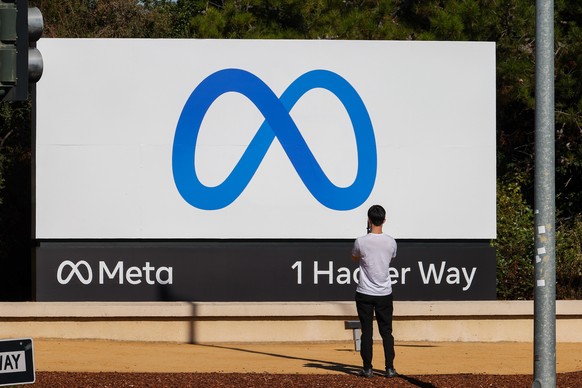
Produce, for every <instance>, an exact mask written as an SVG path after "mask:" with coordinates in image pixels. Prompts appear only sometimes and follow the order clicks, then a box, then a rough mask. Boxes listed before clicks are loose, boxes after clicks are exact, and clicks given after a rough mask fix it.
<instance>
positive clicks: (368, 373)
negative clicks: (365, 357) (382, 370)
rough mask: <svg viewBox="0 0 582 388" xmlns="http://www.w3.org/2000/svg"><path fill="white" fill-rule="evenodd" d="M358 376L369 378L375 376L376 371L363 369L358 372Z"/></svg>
mask: <svg viewBox="0 0 582 388" xmlns="http://www.w3.org/2000/svg"><path fill="white" fill-rule="evenodd" d="M358 376H360V377H367V378H370V377H374V371H373V370H372V369H362V370H361V371H360V373H358Z"/></svg>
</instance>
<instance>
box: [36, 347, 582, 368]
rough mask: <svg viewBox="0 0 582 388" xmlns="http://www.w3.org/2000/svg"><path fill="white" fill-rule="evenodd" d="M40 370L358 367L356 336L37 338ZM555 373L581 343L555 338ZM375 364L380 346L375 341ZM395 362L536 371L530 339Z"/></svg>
mask: <svg viewBox="0 0 582 388" xmlns="http://www.w3.org/2000/svg"><path fill="white" fill-rule="evenodd" d="M33 347H34V358H35V367H36V370H37V371H68V372H257V373H260V372H267V373H303V374H310V373H317V374H322V373H323V374H325V373H345V372H350V371H353V370H356V369H359V368H360V366H361V360H360V356H359V354H358V353H357V352H355V351H354V347H353V343H351V342H336V343H289V344H287V343H284V344H281V343H276V344H247V343H245V344H214V345H199V344H197V345H192V344H176V343H151V342H145V343H144V342H113V341H92V340H57V339H39V340H33ZM556 351H557V353H556V354H557V356H556V357H557V363H556V364H557V366H556V368H557V372H558V373H562V372H573V371H582V344H580V343H559V344H558V345H557V349H556ZM374 354H375V365H374V366H375V368H376V369H378V370H382V369H383V352H382V348H381V345H380V344H379V343H377V344H375V345H374ZM395 366H396V369H397V370H398V371H399V372H400V373H404V374H408V375H424V374H458V373H484V374H533V344H531V343H516V342H510V343H472V342H446V343H442V342H439V343H420V342H407V343H402V342H397V343H396V360H395Z"/></svg>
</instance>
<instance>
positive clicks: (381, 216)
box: [368, 205, 386, 226]
mask: <svg viewBox="0 0 582 388" xmlns="http://www.w3.org/2000/svg"><path fill="white" fill-rule="evenodd" d="M368 218H369V219H370V222H371V223H372V225H374V226H380V225H382V224H383V223H384V220H385V219H386V210H384V208H383V207H382V206H380V205H373V206H372V207H370V209H368Z"/></svg>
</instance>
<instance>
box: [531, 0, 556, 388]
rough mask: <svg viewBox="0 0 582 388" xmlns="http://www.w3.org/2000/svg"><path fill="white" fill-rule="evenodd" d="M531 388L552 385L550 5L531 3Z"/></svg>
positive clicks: (550, 1) (549, 1)
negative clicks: (533, 13) (533, 35)
mask: <svg viewBox="0 0 582 388" xmlns="http://www.w3.org/2000/svg"><path fill="white" fill-rule="evenodd" d="M535 96H536V110H535V204H534V206H535V249H536V252H535V270H534V272H535V287H534V289H535V291H534V381H533V387H534V388H546V387H555V386H556V253H555V217H556V205H555V171H554V160H555V146H554V2H553V0H536V93H535Z"/></svg>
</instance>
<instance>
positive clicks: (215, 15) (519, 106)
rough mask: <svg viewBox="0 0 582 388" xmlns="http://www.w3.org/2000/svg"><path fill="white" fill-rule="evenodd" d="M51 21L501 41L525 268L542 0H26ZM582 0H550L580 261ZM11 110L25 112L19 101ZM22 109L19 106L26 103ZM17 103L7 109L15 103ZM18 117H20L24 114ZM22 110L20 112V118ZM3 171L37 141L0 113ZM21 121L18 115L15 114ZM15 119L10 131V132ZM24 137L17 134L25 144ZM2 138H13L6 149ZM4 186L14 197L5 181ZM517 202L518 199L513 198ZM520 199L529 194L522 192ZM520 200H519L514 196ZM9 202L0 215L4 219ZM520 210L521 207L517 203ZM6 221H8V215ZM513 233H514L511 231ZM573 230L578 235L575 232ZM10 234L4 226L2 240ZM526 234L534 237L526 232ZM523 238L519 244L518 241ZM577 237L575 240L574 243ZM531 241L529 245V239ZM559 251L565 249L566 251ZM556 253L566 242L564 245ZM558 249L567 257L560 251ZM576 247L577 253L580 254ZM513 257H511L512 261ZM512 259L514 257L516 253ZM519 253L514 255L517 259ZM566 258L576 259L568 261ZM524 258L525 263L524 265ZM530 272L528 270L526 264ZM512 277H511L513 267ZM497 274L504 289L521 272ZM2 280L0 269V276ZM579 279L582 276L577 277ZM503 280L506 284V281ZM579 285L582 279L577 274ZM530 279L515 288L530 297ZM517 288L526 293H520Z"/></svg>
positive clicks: (565, 193) (560, 135) (203, 33)
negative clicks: (538, 17) (539, 2)
mask: <svg viewBox="0 0 582 388" xmlns="http://www.w3.org/2000/svg"><path fill="white" fill-rule="evenodd" d="M30 3H31V5H35V6H37V7H39V8H40V9H41V11H42V13H43V16H44V20H45V33H44V36H47V37H58V38H200V39H205V38H217V39H220V38H222V39H224V38H225V39H234V38H236V39H257V38H261V39H361V40H376V39H382V40H461V41H493V42H496V55H497V58H496V59H497V148H498V155H497V175H498V179H499V183H498V184H499V186H500V192H499V194H498V195H499V197H498V206H499V208H498V218H499V225H498V231H499V238H498V239H497V242H496V243H495V244H496V245H497V247H498V251H499V257H500V265H502V266H505V267H504V268H507V269H508V271H509V270H510V269H512V268H513V269H515V268H516V266H517V267H521V264H523V263H522V260H526V259H527V258H528V257H530V256H531V255H532V253H531V252H532V251H531V250H528V249H526V247H529V245H528V244H529V242H527V241H529V240H528V239H529V237H527V238H526V235H527V234H528V233H529V232H527V233H526V229H524V228H526V225H529V223H531V222H532V220H531V214H530V213H529V211H525V209H526V207H528V206H529V208H532V202H533V169H534V124H535V123H534V112H535V2H532V1H526V0H438V1H437V0H422V1H421V0H212V1H202V0H59V1H54V0H30ZM580 20H582V3H581V2H579V1H567V0H556V1H555V106H556V115H555V120H556V204H557V208H558V216H559V220H558V221H559V222H558V225H559V227H560V231H559V232H560V233H559V235H558V236H559V238H560V240H559V244H558V249H565V251H567V252H577V253H575V254H573V256H572V255H571V254H569V255H570V256H568V257H574V259H573V260H574V262H576V260H577V263H578V264H572V263H571V264H572V265H574V266H575V265H579V262H580V260H581V259H580V251H581V249H580V244H579V241H580V240H579V233H580V229H579V228H580V215H581V214H582V208H581V207H582V178H581V177H582V141H581V139H582V136H581V135H582V113H581V112H582V68H581V67H582V49H581V44H582V43H581V42H582V29H581V27H580ZM2 105H3V107H2V109H1V110H0V111H1V114H2V120H5V118H6V117H7V116H6V112H7V109H8V110H10V111H11V112H12V113H13V114H15V117H22V116H23V114H22V113H19V112H22V111H21V110H22V109H24V110H26V107H22V106H16V107H14V106H10V107H9V108H7V107H5V105H6V104H2ZM19 110H20V111H19ZM12 113H10V114H12ZM6 120H13V122H21V121H18V120H19V119H6ZM14 120H16V121H14ZM3 125H4V126H3V127H2V128H4V129H3V130H2V139H3V140H2V144H0V149H1V150H2V153H1V154H0V173H1V174H2V176H0V182H2V179H4V180H6V176H8V175H7V174H9V173H10V171H9V170H10V168H11V167H9V166H15V160H26V158H27V157H28V158H29V155H30V143H29V142H28V143H27V142H26V141H25V140H23V139H21V138H20V137H15V135H14V134H15V131H22V130H23V129H21V128H16V127H15V126H14V124H6V121H4V122H3ZM18 125H20V124H18ZM11 129H12V132H11ZM20 141H22V143H19V142H20ZM7 144H12V145H10V147H14V148H10V147H9V148H6V145H7ZM10 190H11V189H10V188H8V186H7V184H6V183H5V187H4V189H3V190H2V191H0V199H2V200H3V201H4V202H6V201H8V196H9V193H8V192H9V191H10ZM513 201H515V202H513ZM523 201H525V202H523ZM512 204H514V205H515V206H513V207H512V206H511V205H512ZM5 209H6V208H3V213H2V214H0V219H2V220H4V219H5V214H4V212H5V211H6V210H5ZM518 209H522V210H519V211H518ZM2 222H5V221H2ZM505 233H507V234H505ZM577 238H578V240H576V239H577ZM6 239H7V237H5V236H4V237H3V242H4V243H5V242H6ZM526 240H527V241H526ZM518 241H519V242H520V244H518V243H517V242H518ZM576 241H578V243H576ZM526 242H527V244H526ZM565 251H564V252H565ZM558 254H560V251H559V252H558ZM562 257H565V256H560V260H562ZM576 257H577V259H576ZM508 260H509V261H508ZM511 260H513V261H511ZM516 263H517V264H516ZM568 265H570V264H568ZM527 268H529V267H527V266H525V267H524V271H526V269H527ZM527 271H529V269H527ZM512 276H515V278H512ZM524 276H525V273H522V270H521V269H516V270H515V271H514V272H511V271H509V272H503V273H501V274H500V278H499V281H500V284H507V286H504V287H506V288H504V290H505V291H502V292H501V295H500V296H501V297H503V296H504V295H505V296H507V297H516V296H513V295H517V293H516V292H514V291H515V290H513V291H511V290H510V289H509V288H507V287H509V284H510V283H513V282H515V281H517V279H518V278H520V277H524ZM0 280H1V279H0ZM578 281H579V277H578ZM504 282H506V283H504ZM578 284H579V283H578ZM528 292H529V290H525V289H523V290H519V293H521V294H520V295H523V297H526V294H527V293H528ZM519 297H521V296H519Z"/></svg>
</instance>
